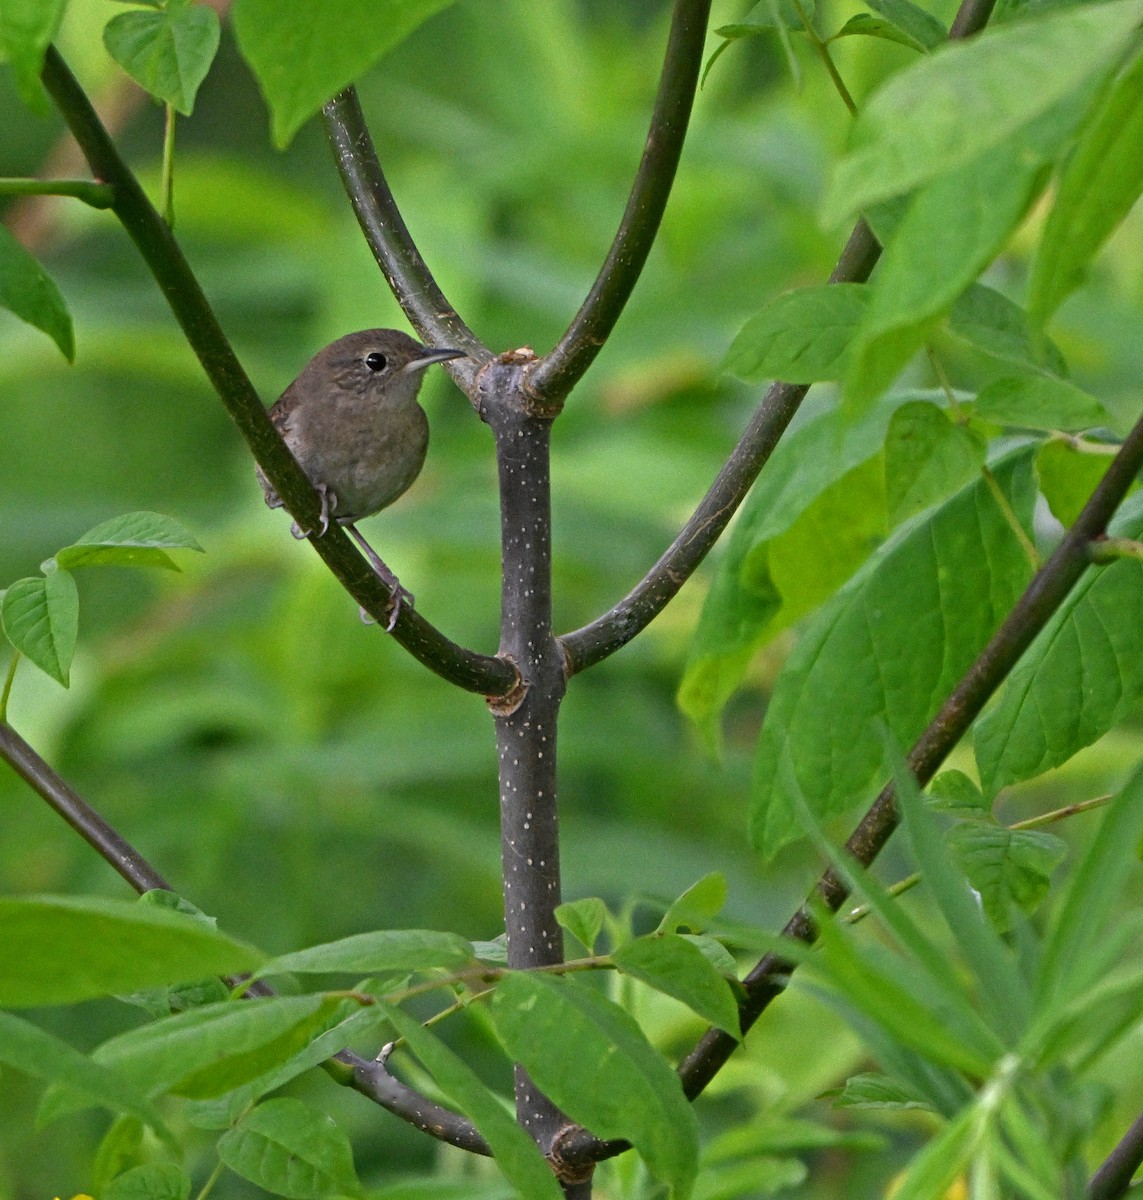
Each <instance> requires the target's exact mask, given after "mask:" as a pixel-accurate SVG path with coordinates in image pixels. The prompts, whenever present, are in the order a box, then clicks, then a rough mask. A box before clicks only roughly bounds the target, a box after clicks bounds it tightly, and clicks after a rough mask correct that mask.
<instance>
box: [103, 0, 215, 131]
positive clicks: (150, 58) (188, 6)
mask: <svg viewBox="0 0 1143 1200" xmlns="http://www.w3.org/2000/svg"><path fill="white" fill-rule="evenodd" d="M218 41H219V28H218V14H217V13H216V12H215V11H214V9H212V8H208V7H207V6H206V5H203V4H193V3H190V0H169V2H168V3H167V4H166V5H165V6H164V7H163V8H161V9H159V10H158V11H156V12H125V13H120V14H119V16H117V17H112V18H111V20H110V21H108V22H107V26H106V28H105V29H104V30H103V44H104V45H105V46H106V47H107V53H108V54H110V55H111V57H112V58H113V59H114V60H115V61H116V62H117V63H118V64H119V65H120V66H121V67H122V68H123V70H125V71H126V72H127V74H128V75H130V76H131V78H132V79H134V80H135V82H136V83H138V84H139V85H140V86H141V87H142V88H143V89H144V90H145V91H147V92H149V93H150V94H151V95H152V96H154V97H155V98H156V99H158V100H161V101H163V103H164V104H170V105H173V106H174V108H175V109H176V110H177V111H178V112H180V113H182V114H183V116H190V114H191V112H192V110H193V109H194V100H195V95H196V94H197V92H198V89H199V86H200V85H201V83H202V81H203V80H204V79H205V78H206V73H207V71H209V70H210V64H211V63H212V62H213V61H214V55H215V53H216V51H217V50H218Z"/></svg>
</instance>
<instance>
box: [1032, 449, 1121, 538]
mask: <svg viewBox="0 0 1143 1200" xmlns="http://www.w3.org/2000/svg"><path fill="white" fill-rule="evenodd" d="M1108 448H1109V449H1112V450H1114V448H1115V447H1108ZM1111 457H1112V456H1111V455H1110V454H1091V453H1086V452H1084V451H1081V450H1077V449H1075V448H1074V447H1072V446H1070V445H1068V443H1067V442H1066V441H1065V440H1063V439H1062V438H1053V439H1051V440H1049V441H1047V442H1045V443H1044V444H1043V446H1041V447H1040V452H1039V453H1038V454H1037V455H1036V474H1037V475H1039V477H1040V491H1041V492H1043V494H1044V499H1045V500H1047V502H1048V507H1049V508H1050V509H1051V510H1052V516H1054V517H1055V518H1056V520H1057V521H1059V522H1060V524H1061V525H1063V526H1064V527H1065V528H1068V527H1070V526H1071V525H1072V524H1073V523H1074V522H1075V519H1076V517H1078V516H1079V514H1080V511H1081V510H1082V508H1083V506H1084V505H1085V504H1086V503H1087V502H1088V501H1089V500H1090V499H1091V494H1092V492H1094V491H1095V488H1096V485H1097V484H1098V483H1099V481H1100V480H1101V479H1102V478H1103V477H1104V475H1105V474H1106V473H1107V468H1108V467H1109V466H1111Z"/></svg>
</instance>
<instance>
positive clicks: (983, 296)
mask: <svg viewBox="0 0 1143 1200" xmlns="http://www.w3.org/2000/svg"><path fill="white" fill-rule="evenodd" d="M948 327H949V332H950V333H951V334H953V335H954V336H955V337H958V338H960V339H962V340H963V341H966V342H968V343H969V345H971V346H973V347H975V348H976V349H977V350H980V351H981V352H983V353H984V354H987V355H989V356H990V357H992V358H997V359H1001V360H1003V361H1005V362H1010V363H1014V364H1015V365H1016V366H1019V367H1023V368H1024V369H1025V370H1029V371H1048V372H1050V373H1051V374H1053V375H1060V376H1062V375H1065V374H1067V364H1066V363H1065V362H1064V356H1063V355H1062V354H1061V353H1060V350H1059V347H1058V346H1056V344H1055V342H1053V341H1052V340H1051V338H1049V337H1048V336H1047V335H1046V334H1044V333H1042V332H1039V331H1037V330H1034V329H1033V328H1032V325H1031V322H1030V321H1029V319H1028V314H1027V313H1026V312H1025V311H1024V310H1023V309H1022V308H1021V307H1020V305H1018V304H1015V303H1013V301H1011V300H1009V299H1008V297H1007V296H1004V295H1002V294H1001V293H1000V292H998V291H996V290H994V289H993V288H990V287H985V286H984V285H983V284H981V283H974V284H973V285H972V286H971V287H970V288H968V289H967V291H964V292H962V293H961V295H960V296H959V297H958V299H957V301H956V303H955V304H953V306H952V308H951V309H950V310H949V325H948Z"/></svg>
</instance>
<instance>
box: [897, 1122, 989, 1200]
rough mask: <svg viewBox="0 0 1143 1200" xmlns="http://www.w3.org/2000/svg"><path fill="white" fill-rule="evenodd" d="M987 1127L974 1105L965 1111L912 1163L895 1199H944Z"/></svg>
mask: <svg viewBox="0 0 1143 1200" xmlns="http://www.w3.org/2000/svg"><path fill="white" fill-rule="evenodd" d="M986 1128H987V1126H986V1125H985V1124H984V1122H983V1121H981V1120H980V1117H979V1115H978V1113H977V1112H976V1110H975V1108H974V1107H973V1106H972V1105H969V1106H967V1107H966V1108H964V1109H963V1110H962V1111H961V1112H960V1113H959V1114H958V1115H957V1116H956V1118H955V1119H954V1120H952V1121H950V1122H949V1123H948V1124H947V1125H946V1126H945V1127H944V1129H943V1130H942V1131H941V1132H940V1133H939V1134H938V1135H937V1136H936V1137H935V1138H933V1139H932V1141H930V1142H929V1143H928V1144H927V1145H926V1146H925V1147H924V1149H923V1150H921V1152H920V1154H918V1155H916V1157H915V1158H914V1159H913V1160H912V1162H910V1164H909V1168H908V1170H907V1171H906V1172H905V1175H904V1177H903V1178H902V1179H901V1180H900V1181H899V1183H898V1184H897V1186H896V1188H895V1189H894V1192H893V1200H944V1197H946V1196H947V1195H948V1194H949V1191H950V1189H951V1188H952V1186H953V1184H954V1183H955V1182H956V1180H957V1178H958V1177H959V1176H961V1175H962V1174H963V1173H964V1171H965V1168H966V1165H967V1163H968V1161H969V1160H970V1159H971V1157H972V1155H973V1153H974V1151H975V1150H976V1147H977V1143H978V1141H979V1140H980V1138H981V1136H982V1135H983V1133H984V1131H985V1130H986Z"/></svg>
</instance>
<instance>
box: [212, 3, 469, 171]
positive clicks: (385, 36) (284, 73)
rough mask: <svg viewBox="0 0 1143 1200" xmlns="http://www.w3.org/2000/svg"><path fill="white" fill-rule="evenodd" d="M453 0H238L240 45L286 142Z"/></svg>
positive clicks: (281, 143) (278, 137)
mask: <svg viewBox="0 0 1143 1200" xmlns="http://www.w3.org/2000/svg"><path fill="white" fill-rule="evenodd" d="M452 3H453V0H308V2H307V3H306V4H281V3H279V0H236V2H235V4H234V8H233V21H234V32H235V35H236V37H237V38H238V46H239V49H240V50H241V51H242V54H243V56H244V57H245V59H246V61H247V62H248V63H249V64H250V66H251V68H252V69H253V71H254V74H255V76H256V77H257V79H258V82H259V84H260V85H261V87H262V93H263V95H264V96H265V97H266V102H267V104H268V105H269V108H270V116H271V121H272V126H273V132H274V142H275V143H276V145H277V146H278V147H279V148H284V147H285V146H287V145H288V144H289V142H290V140H291V139H292V138H293V136H294V134H295V133H297V131H298V130H299V129H300V128H301V126H302V125H303V124H304V122H305V121H307V120H308V119H309V118H310V117H312V116H313V115H314V113H316V112H317V111H318V109H319V108H321V106H322V105H323V104H324V103H325V102H326V101H327V100H328V99H329V98H330V97H331V96H333V95H334V94H335V93H336V92H339V91H341V89H342V88H344V87H345V86H346V85H347V84H350V83H352V82H353V81H354V80H355V79H357V78H359V77H360V76H361V75H363V74H364V73H365V72H366V71H367V70H368V69H369V68H370V67H371V66H372V65H373V64H374V63H375V62H376V61H377V60H378V59H379V58H380V57H381V56H382V55H383V54H386V53H388V52H389V51H390V50H392V49H393V47H394V46H396V45H398V44H399V43H400V42H402V41H404V40H405V38H407V37H408V36H409V34H411V33H412V32H413V30H415V29H416V28H417V27H418V26H419V25H421V24H422V23H423V22H425V21H427V20H428V18H429V17H431V16H433V14H434V13H437V12H440V11H441V9H443V8H448V7H449V5H451V4H452Z"/></svg>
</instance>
